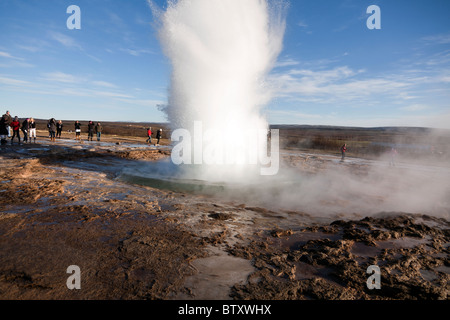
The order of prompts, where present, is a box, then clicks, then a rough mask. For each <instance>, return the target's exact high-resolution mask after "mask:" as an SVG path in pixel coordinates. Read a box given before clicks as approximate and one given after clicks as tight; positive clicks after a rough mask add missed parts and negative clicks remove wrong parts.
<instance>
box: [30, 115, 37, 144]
mask: <svg viewBox="0 0 450 320" xmlns="http://www.w3.org/2000/svg"><path fill="white" fill-rule="evenodd" d="M28 127H29V128H30V131H29V132H30V134H29V136H28V138H29V139H30V143H31V138H33V137H34V143H36V122H34V119H33V118H30V121H29V123H28Z"/></svg>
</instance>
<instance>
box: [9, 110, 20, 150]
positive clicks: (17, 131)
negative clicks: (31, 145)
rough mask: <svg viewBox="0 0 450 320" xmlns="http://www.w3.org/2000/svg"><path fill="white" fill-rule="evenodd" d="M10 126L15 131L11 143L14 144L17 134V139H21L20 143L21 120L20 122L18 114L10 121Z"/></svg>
mask: <svg viewBox="0 0 450 320" xmlns="http://www.w3.org/2000/svg"><path fill="white" fill-rule="evenodd" d="M10 126H11V128H12V131H13V135H12V138H11V144H13V141H14V137H15V136H17V140H19V144H20V122H19V118H18V117H17V116H16V117H14V120H13V121H12V122H11V123H10Z"/></svg>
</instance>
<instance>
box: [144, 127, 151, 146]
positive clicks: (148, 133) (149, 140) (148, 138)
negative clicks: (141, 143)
mask: <svg viewBox="0 0 450 320" xmlns="http://www.w3.org/2000/svg"><path fill="white" fill-rule="evenodd" d="M145 142H147V143H148V144H151V143H152V128H151V127H150V128H148V129H147V140H145Z"/></svg>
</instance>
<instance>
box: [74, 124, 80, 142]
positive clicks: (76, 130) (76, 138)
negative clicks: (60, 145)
mask: <svg viewBox="0 0 450 320" xmlns="http://www.w3.org/2000/svg"><path fill="white" fill-rule="evenodd" d="M75 140H81V123H80V122H79V121H78V120H77V121H75Z"/></svg>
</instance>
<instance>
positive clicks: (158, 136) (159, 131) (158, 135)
mask: <svg viewBox="0 0 450 320" xmlns="http://www.w3.org/2000/svg"><path fill="white" fill-rule="evenodd" d="M161 138H162V129H159V130H158V132H157V133H156V145H158V146H159V140H161Z"/></svg>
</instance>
